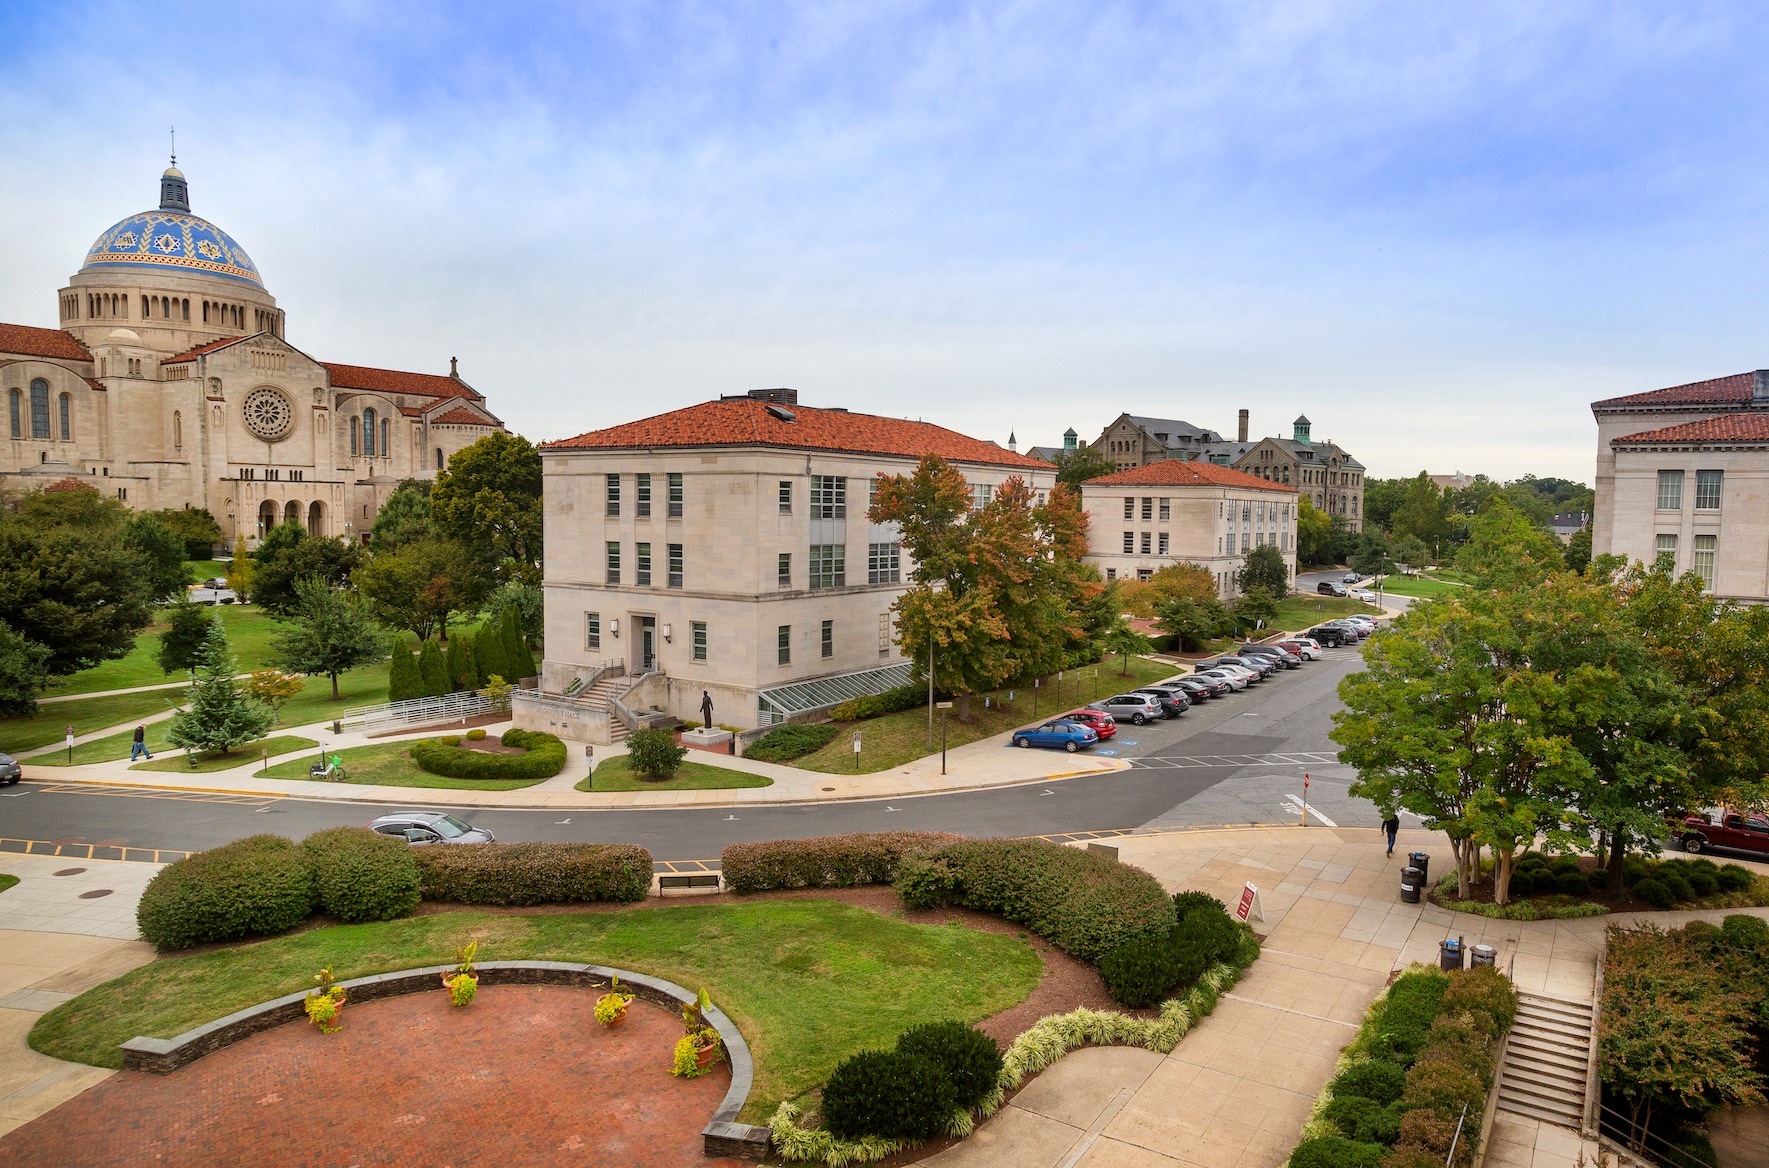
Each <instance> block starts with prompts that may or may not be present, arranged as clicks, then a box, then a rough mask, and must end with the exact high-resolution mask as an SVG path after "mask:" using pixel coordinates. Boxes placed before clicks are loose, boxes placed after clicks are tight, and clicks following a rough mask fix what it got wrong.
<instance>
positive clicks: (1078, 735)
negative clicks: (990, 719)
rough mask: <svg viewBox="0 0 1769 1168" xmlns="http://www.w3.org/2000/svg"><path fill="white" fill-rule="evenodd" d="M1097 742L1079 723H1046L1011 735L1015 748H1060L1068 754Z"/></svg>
mask: <svg viewBox="0 0 1769 1168" xmlns="http://www.w3.org/2000/svg"><path fill="white" fill-rule="evenodd" d="M1098 741H1099V735H1098V734H1096V733H1094V732H1093V730H1092V729H1090V728H1089V727H1086V726H1083V725H1081V724H1080V723H1079V722H1046V723H1045V724H1044V725H1042V726H1039V727H1036V728H1034V729H1031V730H1015V731H1014V735H1013V744H1014V745H1015V746H1020V747H1033V746H1050V747H1057V746H1060V747H1062V748H1063V749H1064V750H1066V751H1068V752H1069V753H1070V754H1074V753H1075V752H1076V751H1077V750H1080V749H1081V748H1082V747H1083V746H1092V745H1093V744H1094V743H1096V742H1098Z"/></svg>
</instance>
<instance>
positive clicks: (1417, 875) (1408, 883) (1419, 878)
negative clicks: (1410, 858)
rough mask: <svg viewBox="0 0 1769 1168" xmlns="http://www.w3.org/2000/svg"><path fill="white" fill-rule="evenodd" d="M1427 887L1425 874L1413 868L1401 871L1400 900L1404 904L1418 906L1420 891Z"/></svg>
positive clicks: (1409, 867)
mask: <svg viewBox="0 0 1769 1168" xmlns="http://www.w3.org/2000/svg"><path fill="white" fill-rule="evenodd" d="M1424 885H1425V874H1424V873H1423V872H1421V871H1419V869H1417V868H1414V867H1412V866H1410V865H1409V866H1408V867H1405V868H1402V869H1401V870H1400V898H1401V901H1402V903H1404V904H1418V903H1419V890H1420V889H1421V888H1422V887H1424Z"/></svg>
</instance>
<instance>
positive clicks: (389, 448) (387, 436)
mask: <svg viewBox="0 0 1769 1168" xmlns="http://www.w3.org/2000/svg"><path fill="white" fill-rule="evenodd" d="M392 427H393V423H392V422H389V421H388V420H387V419H385V418H382V419H381V457H382V458H386V457H387V456H389V455H390V454H392V453H393V442H392V438H393V433H392Z"/></svg>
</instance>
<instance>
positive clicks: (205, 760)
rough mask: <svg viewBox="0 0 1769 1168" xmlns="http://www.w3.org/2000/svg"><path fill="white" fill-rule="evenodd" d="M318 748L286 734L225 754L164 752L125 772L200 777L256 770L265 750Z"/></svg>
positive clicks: (272, 751)
mask: <svg viewBox="0 0 1769 1168" xmlns="http://www.w3.org/2000/svg"><path fill="white" fill-rule="evenodd" d="M318 745H319V743H317V742H315V741H314V740H313V739H311V738H302V737H300V736H298V735H294V734H286V735H283V736H282V737H280V738H260V739H259V740H258V741H256V742H247V743H243V744H241V745H239V746H236V747H234V748H233V749H232V750H231V751H229V752H228V753H226V754H215V753H211V752H204V753H201V754H194V755H185V754H173V753H167V754H166V755H164V756H163V757H160V758H156V759H153V760H152V761H150V762H138V763H136V764H135V765H134V766H132V767H130V768H129V769H130V770H132V771H184V772H189V773H192V774H204V773H207V772H209V771H228V770H232V769H233V768H234V767H239V766H251V767H254V768H256V767H257V766H258V765H260V764H261V763H262V761H263V759H264V756H265V755H264V752H265V751H269V752H270V755H271V756H272V757H275V756H276V755H279V754H287V753H288V752H289V751H291V750H306V749H307V748H308V747H310V746H318ZM167 749H168V751H169V752H170V751H171V750H176V749H177V748H176V747H169V748H167ZM75 753H76V754H77V753H79V752H78V751H76V752H75Z"/></svg>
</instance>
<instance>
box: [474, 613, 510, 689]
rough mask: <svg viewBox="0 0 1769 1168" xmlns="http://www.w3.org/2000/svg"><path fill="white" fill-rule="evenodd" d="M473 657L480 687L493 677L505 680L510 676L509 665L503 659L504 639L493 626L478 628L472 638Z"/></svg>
mask: <svg viewBox="0 0 1769 1168" xmlns="http://www.w3.org/2000/svg"><path fill="white" fill-rule="evenodd" d="M473 657H474V659H475V661H476V663H477V664H478V667H479V684H480V685H484V684H485V683H486V682H487V681H490V680H491V678H492V677H493V676H494V675H495V676H497V677H506V678H507V677H509V676H510V663H509V662H508V661H507V660H505V658H504V639H503V637H502V636H501V635H499V630H498V629H497V628H496V627H495V626H492V625H480V626H479V631H478V632H477V633H476V634H474V636H473Z"/></svg>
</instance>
